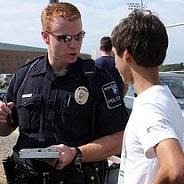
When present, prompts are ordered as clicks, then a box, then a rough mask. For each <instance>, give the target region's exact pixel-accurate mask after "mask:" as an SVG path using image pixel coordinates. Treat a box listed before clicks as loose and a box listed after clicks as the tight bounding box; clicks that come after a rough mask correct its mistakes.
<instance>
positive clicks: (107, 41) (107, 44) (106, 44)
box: [100, 36, 112, 52]
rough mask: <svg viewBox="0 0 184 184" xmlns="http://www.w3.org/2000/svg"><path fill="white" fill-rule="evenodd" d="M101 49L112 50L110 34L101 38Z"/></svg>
mask: <svg viewBox="0 0 184 184" xmlns="http://www.w3.org/2000/svg"><path fill="white" fill-rule="evenodd" d="M100 50H103V51H106V52H110V51H111V50H112V42H111V38H110V37H109V36H104V37H102V38H101V40H100Z"/></svg>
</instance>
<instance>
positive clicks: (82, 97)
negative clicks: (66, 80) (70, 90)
mask: <svg viewBox="0 0 184 184" xmlns="http://www.w3.org/2000/svg"><path fill="white" fill-rule="evenodd" d="M74 97H75V101H76V102H77V103H78V104H80V105H83V104H85V103H86V102H87V100H88V97H89V91H88V89H87V88H86V87H85V86H80V87H78V88H77V89H76V90H75V96H74Z"/></svg>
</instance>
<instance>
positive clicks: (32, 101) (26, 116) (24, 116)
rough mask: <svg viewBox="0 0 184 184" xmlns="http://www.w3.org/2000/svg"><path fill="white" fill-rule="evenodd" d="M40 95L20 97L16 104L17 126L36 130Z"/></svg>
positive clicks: (38, 118)
mask: <svg viewBox="0 0 184 184" xmlns="http://www.w3.org/2000/svg"><path fill="white" fill-rule="evenodd" d="M41 104H42V95H40V94H32V96H31V97H26V98H21V100H20V103H19V105H18V117H19V128H20V129H26V130H27V131H28V130H31V131H32V130H37V131H38V127H39V126H40V115H41Z"/></svg>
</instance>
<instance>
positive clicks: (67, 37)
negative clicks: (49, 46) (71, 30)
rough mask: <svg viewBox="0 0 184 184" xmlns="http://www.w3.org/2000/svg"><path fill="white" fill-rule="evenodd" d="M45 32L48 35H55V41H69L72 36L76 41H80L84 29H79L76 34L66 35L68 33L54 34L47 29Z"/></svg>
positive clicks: (83, 34)
mask: <svg viewBox="0 0 184 184" xmlns="http://www.w3.org/2000/svg"><path fill="white" fill-rule="evenodd" d="M46 32H47V33H49V34H50V35H52V36H53V37H55V38H56V39H57V41H59V42H61V41H63V42H65V43H68V42H71V41H72V40H73V38H74V39H75V40H76V41H81V40H82V39H83V38H84V36H85V33H86V32H85V31H81V32H80V33H78V34H76V35H68V34H63V35H56V34H54V33H53V32H49V31H46Z"/></svg>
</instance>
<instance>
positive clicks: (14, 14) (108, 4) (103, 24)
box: [0, 0, 184, 64]
mask: <svg viewBox="0 0 184 184" xmlns="http://www.w3.org/2000/svg"><path fill="white" fill-rule="evenodd" d="M65 2H71V3H73V4H75V5H76V6H77V7H78V8H79V10H80V11H81V14H82V20H83V27H84V30H85V31H86V37H85V39H84V42H83V46H82V52H85V53H89V54H92V51H94V50H98V47H99V40H100V38H101V37H102V36H106V35H107V36H110V34H111V31H112V29H113V27H114V26H115V25H117V24H118V22H119V21H120V20H121V19H122V18H124V17H126V16H127V15H128V14H129V13H130V10H128V3H133V2H134V3H140V2H141V1H140V0H101V1H99V0H69V1H67V0H66V1H65ZM48 3H49V0H25V1H23V0H9V1H8V0H0V7H1V11H0V25H1V29H0V42H5V43H13V44H19V45H27V46H35V47H43V48H45V47H46V46H45V45H44V43H43V41H42V39H41V35H40V31H41V25H40V13H41V10H42V9H43V7H45V6H46V5H47V4H48ZM143 3H144V4H145V6H146V8H147V9H150V10H152V11H154V12H155V13H157V14H158V15H159V17H160V19H161V20H162V21H163V23H164V24H165V25H166V26H167V25H172V24H177V23H184V0H143ZM167 31H168V35H169V49H168V51H167V57H166V60H165V64H171V63H181V62H183V63H184V46H183V43H184V26H177V27H173V28H168V29H167Z"/></svg>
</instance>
